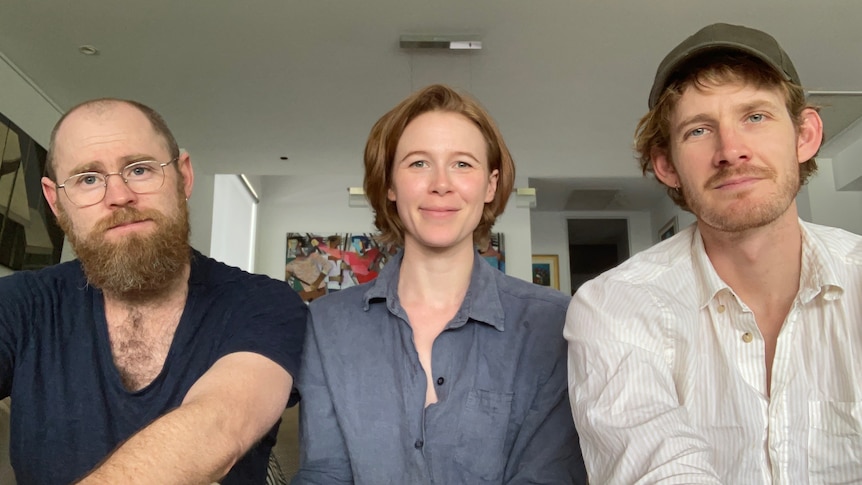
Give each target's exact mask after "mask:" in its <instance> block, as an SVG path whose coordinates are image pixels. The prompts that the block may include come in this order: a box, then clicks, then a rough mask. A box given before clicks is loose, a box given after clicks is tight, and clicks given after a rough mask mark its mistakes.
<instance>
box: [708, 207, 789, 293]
mask: <svg viewBox="0 0 862 485" xmlns="http://www.w3.org/2000/svg"><path fill="white" fill-rule="evenodd" d="M698 228H699V229H700V232H701V236H702V237H703V244H704V248H705V250H706V254H707V256H708V257H709V260H710V262H711V263H712V265H713V267H714V268H715V271H716V273H718V275H719V276H720V277H721V279H722V280H724V281H725V282H726V283H727V284H728V285H730V287H731V288H733V291H734V292H736V293H737V294H738V295H739V296H740V298H742V299H743V301H745V302H746V303H747V304H749V305H752V303H754V302H756V301H762V302H768V301H786V300H788V299H792V298H794V297H795V296H796V293H797V292H798V291H799V276H800V273H801V271H802V231H801V229H800V227H799V221H798V218H797V215H796V213H795V211H790V210H788V211H787V212H786V213H785V214H784V215H782V216H781V217H779V218H778V219H776V220H775V221H773V222H772V223H770V224H768V225H766V226H763V227H759V228H755V229H750V230H748V231H744V232H740V233H726V232H721V231H716V230H715V229H713V228H710V227H706V226H705V224H703V223H702V222H700V221H698Z"/></svg>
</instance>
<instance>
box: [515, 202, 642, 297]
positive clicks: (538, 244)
mask: <svg viewBox="0 0 862 485" xmlns="http://www.w3.org/2000/svg"><path fill="white" fill-rule="evenodd" d="M569 219H626V220H627V221H628V232H629V251H630V255H634V254H635V253H637V252H640V251H643V250H644V249H646V248H648V247H650V246H652V245H653V237H652V233H653V232H654V231H653V230H652V224H651V217H650V213H649V212H634V211H568V212H533V213H532V214H531V215H530V228H531V240H532V250H533V254H557V255H559V257H560V291H562V292H563V293H566V294H567V295H569V294H571V293H572V275H571V273H570V272H569V226H568V220H569ZM507 245H508V244H507ZM508 260H509V255H508V251H507V254H506V261H507V263H508Z"/></svg>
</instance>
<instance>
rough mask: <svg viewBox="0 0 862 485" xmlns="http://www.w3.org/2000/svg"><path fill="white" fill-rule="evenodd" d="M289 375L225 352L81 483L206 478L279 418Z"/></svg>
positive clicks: (256, 358) (255, 358)
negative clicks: (178, 400) (183, 394)
mask: <svg viewBox="0 0 862 485" xmlns="http://www.w3.org/2000/svg"><path fill="white" fill-rule="evenodd" d="M292 384H293V378H292V377H291V375H290V374H289V373H288V372H287V371H286V370H284V368H282V367H281V366H280V365H278V364H276V363H275V362H273V361H271V360H270V359H268V358H266V357H264V356H262V355H260V354H255V353H251V352H236V353H233V354H229V355H226V356H224V357H222V358H220V359H219V360H218V361H216V363H215V364H213V366H212V367H211V368H210V369H209V370H208V371H207V372H206V373H205V374H204V375H203V376H201V378H200V379H198V381H197V382H196V383H195V384H194V385H193V386H192V387H191V389H189V392H188V394H186V397H185V399H184V400H183V403H182V405H180V407H178V408H176V409H174V410H173V411H171V412H169V413H167V414H165V415H164V416H162V417H160V418H159V419H157V420H155V421H153V422H152V423H150V424H149V425H148V426H147V427H145V428H143V429H142V430H141V431H139V432H138V433H136V434H135V435H134V436H132V437H131V438H129V439H128V440H127V441H126V442H125V443H123V444H122V445H120V446H119V447H118V448H117V449H116V450H115V451H114V453H113V454H111V456H109V457H108V458H107V459H106V460H105V461H104V462H103V463H102V464H101V465H99V467H98V468H96V469H95V470H93V471H92V472H91V473H90V474H89V475H88V476H87V477H85V478H84V479H83V480H81V481H80V482H78V483H80V484H81V485H100V484H116V483H126V484H159V485H162V484H167V483H170V484H177V485H179V484H208V483H212V482H215V481H218V480H219V479H221V478H222V477H223V476H224V475H225V474H227V473H228V472H229V471H230V469H231V467H232V466H233V465H234V463H236V462H237V460H239V459H240V458H242V456H243V455H244V454H245V453H246V452H247V451H248V450H249V449H250V448H251V447H252V445H254V443H256V442H257V441H258V440H259V439H260V438H261V437H262V436H263V435H264V434H265V433H266V432H267V431H268V430H269V429H270V428H271V427H272V426H273V424H275V422H276V421H277V420H278V418H279V417H280V416H281V413H282V412H283V411H284V408H285V405H286V404H287V400H288V397H289V395H290V389H291V386H292Z"/></svg>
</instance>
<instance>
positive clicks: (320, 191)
mask: <svg viewBox="0 0 862 485" xmlns="http://www.w3.org/2000/svg"><path fill="white" fill-rule="evenodd" d="M361 185H362V180H361V178H358V177H354V176H326V175H319V176H303V177H286V176H279V177H263V178H262V184H261V191H260V194H259V195H260V206H259V208H258V232H257V258H256V259H257V260H256V263H255V272H256V273H262V274H267V275H269V276H271V277H273V278H277V279H284V257H285V249H286V248H285V245H286V241H285V239H286V235H287V233H288V232H312V233H318V234H330V233H336V232H342V233H343V232H351V233H374V232H375V228H374V224H373V220H372V218H373V215H372V213H371V209H370V208H368V207H348V205H347V188H348V187H351V186H353V187H359V186H361ZM493 231H494V232H502V233H503V234H504V239H505V248H504V249H505V252H506V273H507V274H510V275H512V276H515V277H518V278H522V279H526V280H528V281H529V280H530V271H531V269H532V265H531V262H530V255H531V254H532V253H531V249H530V211H529V209H524V208H519V207H516V206H515V202H514V196H513V197H512V198H511V199H510V203H509V206H508V207H507V209H506V212H505V213H504V214H503V215H502V216H501V217H500V218H499V219H498V220H497V224H496V225H495V226H494V228H493Z"/></svg>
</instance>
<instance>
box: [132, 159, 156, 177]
mask: <svg viewBox="0 0 862 485" xmlns="http://www.w3.org/2000/svg"><path fill="white" fill-rule="evenodd" d="M157 167H158V165H157V164H156V162H137V163H133V164H131V165H129V166H127V167H126V168H124V169H123V177H125V178H127V179H132V178H135V179H141V178H148V177H150V176H152V175H153V174H155V173H157V170H158V168H157Z"/></svg>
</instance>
